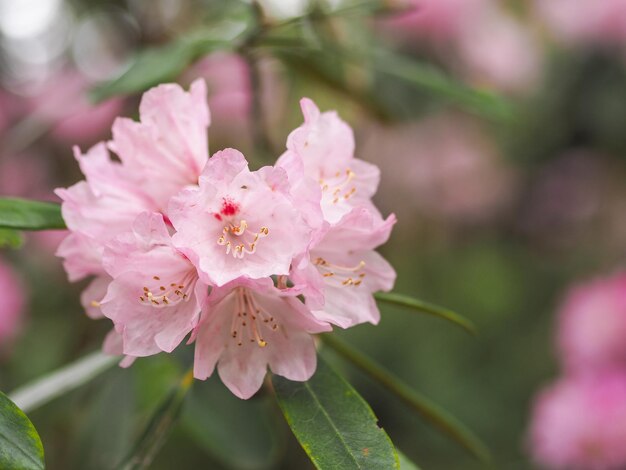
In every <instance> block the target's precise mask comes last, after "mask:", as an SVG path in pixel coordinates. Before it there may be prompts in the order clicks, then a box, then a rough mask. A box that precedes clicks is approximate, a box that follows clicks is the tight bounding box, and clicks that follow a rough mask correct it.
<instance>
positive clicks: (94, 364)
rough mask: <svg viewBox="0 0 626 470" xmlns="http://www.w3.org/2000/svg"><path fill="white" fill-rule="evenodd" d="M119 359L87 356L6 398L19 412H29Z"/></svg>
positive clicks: (18, 389)
mask: <svg viewBox="0 0 626 470" xmlns="http://www.w3.org/2000/svg"><path fill="white" fill-rule="evenodd" d="M119 359H120V358H119V357H117V356H108V355H105V354H102V353H101V352H99V351H98V352H95V353H91V354H89V355H88V356H85V357H83V358H81V359H79V360H77V361H75V362H72V363H71V364H68V365H66V366H64V367H62V368H60V369H58V370H55V371H53V372H51V373H49V374H47V375H45V376H44V377H41V378H38V379H36V380H34V381H33V382H31V383H28V384H26V385H23V386H21V387H19V388H17V389H16V390H14V391H13V392H11V394H10V395H9V396H10V397H11V399H12V400H13V401H14V402H15V403H16V404H17V405H18V406H19V407H20V408H22V409H23V410H24V411H26V412H29V411H31V410H34V409H36V408H38V407H40V406H42V405H44V404H46V403H48V402H49V401H51V400H53V399H55V398H57V397H59V396H61V395H63V394H65V393H67V392H69V391H71V390H74V389H75V388H78V387H80V386H81V385H83V384H84V383H86V382H88V381H90V380H91V379H93V378H95V377H97V376H98V375H100V374H101V373H102V372H104V371H105V370H107V369H109V368H110V367H112V366H113V364H115V363H116V362H117V361H119Z"/></svg>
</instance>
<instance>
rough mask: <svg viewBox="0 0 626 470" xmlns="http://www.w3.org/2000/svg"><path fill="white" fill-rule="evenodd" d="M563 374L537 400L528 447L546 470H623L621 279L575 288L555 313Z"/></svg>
mask: <svg viewBox="0 0 626 470" xmlns="http://www.w3.org/2000/svg"><path fill="white" fill-rule="evenodd" d="M558 319H559V321H558V325H557V326H558V331H557V343H558V351H559V359H560V361H561V363H562V365H563V367H564V371H565V375H564V377H562V378H560V379H559V380H557V381H556V383H554V384H552V385H551V386H549V387H547V388H546V389H545V390H543V391H542V392H541V393H540V394H539V395H538V397H537V400H536V402H535V407H534V410H533V417H532V425H531V435H530V439H531V440H530V443H531V447H532V451H533V454H534V456H535V459H536V460H537V461H538V462H539V463H541V464H542V465H544V466H545V467H546V468H550V469H558V470H560V469H568V470H569V469H574V470H577V469H580V470H618V469H623V468H625V467H626V447H625V446H624V442H625V441H626V342H625V341H624V335H625V334H626V275H625V274H617V275H614V276H612V277H609V278H606V279H599V280H595V281H592V282H590V283H587V284H583V285H580V286H576V287H575V288H573V289H572V290H571V291H570V292H569V293H568V295H567V296H566V298H565V300H564V302H563V305H562V308H561V310H560V313H559V318H558Z"/></svg>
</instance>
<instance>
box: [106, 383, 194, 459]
mask: <svg viewBox="0 0 626 470" xmlns="http://www.w3.org/2000/svg"><path fill="white" fill-rule="evenodd" d="M192 384H193V373H192V371H189V372H187V374H185V376H184V377H183V379H182V380H181V381H180V383H179V384H178V385H177V386H176V387H175V388H174V389H173V390H172V392H171V393H170V394H169V395H168V397H167V398H166V399H165V401H163V403H162V404H161V406H160V407H159V408H158V409H157V410H156V411H155V413H154V414H153V415H152V418H151V419H150V421H149V422H148V425H147V426H146V428H145V430H144V432H143V433H142V434H141V436H140V437H139V439H138V440H137V442H136V443H135V445H134V447H133V450H132V451H131V453H130V455H129V456H128V457H127V458H126V459H125V460H124V462H123V463H122V464H121V465H118V467H117V468H121V469H122V470H142V469H146V468H149V466H150V464H151V463H152V461H153V460H154V457H155V456H156V454H157V453H158V452H159V450H160V449H161V447H163V444H165V441H166V440H167V437H168V436H169V433H170V431H171V430H172V428H173V427H174V425H175V424H176V422H177V421H178V417H179V416H180V411H181V408H182V406H183V403H184V401H185V397H186V396H187V392H188V391H189V388H190V387H191V385H192Z"/></svg>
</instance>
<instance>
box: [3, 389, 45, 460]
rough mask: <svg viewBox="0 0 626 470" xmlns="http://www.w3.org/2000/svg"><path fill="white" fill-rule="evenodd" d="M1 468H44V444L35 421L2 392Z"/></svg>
mask: <svg viewBox="0 0 626 470" xmlns="http://www.w3.org/2000/svg"><path fill="white" fill-rule="evenodd" d="M0 468H2V469H4V470H33V469H42V468H44V460H43V445H42V444H41V439H40V438H39V434H37V431H36V430H35V427H34V426H33V423H31V422H30V420H29V419H28V418H27V417H26V415H25V414H24V413H23V412H22V410H20V409H19V408H18V407H17V406H16V405H15V404H14V403H13V402H12V401H11V400H9V398H8V397H7V396H6V395H5V394H4V393H2V392H0Z"/></svg>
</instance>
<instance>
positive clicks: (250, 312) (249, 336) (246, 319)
mask: <svg viewBox="0 0 626 470" xmlns="http://www.w3.org/2000/svg"><path fill="white" fill-rule="evenodd" d="M277 329H278V324H277V323H276V320H275V319H274V317H273V316H272V315H270V314H269V313H268V312H267V310H265V309H264V308H263V307H261V306H260V305H259V304H258V303H257V302H256V300H255V298H254V296H253V295H252V292H250V290H249V289H246V288H245V287H237V288H236V289H235V309H234V311H233V323H232V325H231V328H230V335H231V336H232V338H233V340H234V341H236V342H237V346H243V344H244V342H246V341H247V342H250V343H256V344H257V345H258V346H259V347H261V348H264V347H265V346H267V341H266V340H265V339H264V338H265V337H266V336H265V335H264V334H263V333H266V332H273V331H276V330H277Z"/></svg>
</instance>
